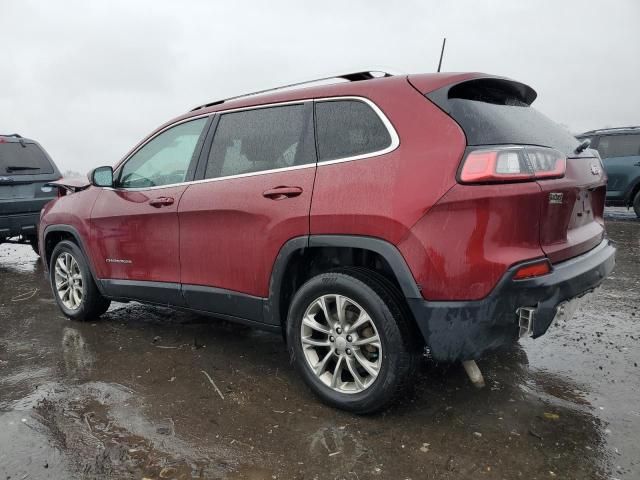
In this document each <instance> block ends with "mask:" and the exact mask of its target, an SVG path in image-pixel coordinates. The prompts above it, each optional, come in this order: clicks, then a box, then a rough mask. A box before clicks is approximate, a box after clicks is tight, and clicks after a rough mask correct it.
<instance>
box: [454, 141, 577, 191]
mask: <svg viewBox="0 0 640 480" xmlns="http://www.w3.org/2000/svg"><path fill="white" fill-rule="evenodd" d="M566 168H567V159H566V157H565V156H564V155H563V154H562V153H560V152H559V151H557V150H554V149H552V148H544V147H491V148H482V149H478V150H471V151H470V152H469V153H468V154H467V156H466V158H465V159H464V163H463V165H462V169H461V170H460V181H461V182H463V183H504V182H522V181H533V180H539V179H545V178H561V177H564V173H565V170H566Z"/></svg>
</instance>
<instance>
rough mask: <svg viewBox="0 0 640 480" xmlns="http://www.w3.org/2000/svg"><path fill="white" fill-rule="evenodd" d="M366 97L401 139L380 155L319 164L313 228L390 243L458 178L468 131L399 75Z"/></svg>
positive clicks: (324, 231)
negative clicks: (375, 105) (388, 121)
mask: <svg viewBox="0 0 640 480" xmlns="http://www.w3.org/2000/svg"><path fill="white" fill-rule="evenodd" d="M369 98H370V99H371V100H372V101H374V102H375V103H376V104H377V105H378V106H379V107H380V108H381V109H382V110H383V111H384V113H385V114H386V115H387V117H388V118H389V120H390V121H391V123H392V124H393V126H394V127H395V129H396V131H397V132H398V135H399V137H400V145H399V147H398V148H397V149H396V150H394V151H392V152H390V153H388V154H386V155H382V156H379V157H374V158H367V159H363V160H354V161H351V162H344V163H336V164H329V165H322V164H321V165H319V166H318V173H317V178H316V185H315V188H314V195H313V204H312V207H311V233H312V234H349V235H369V236H374V237H379V238H382V239H384V240H387V241H388V242H391V243H394V244H395V243H398V242H399V241H400V240H401V239H402V238H403V237H405V236H406V235H407V234H408V233H409V230H410V229H411V227H412V226H413V225H414V224H415V223H416V222H417V221H418V219H420V218H421V217H422V216H423V215H424V214H425V213H426V212H427V211H428V210H429V209H430V208H431V206H432V205H433V204H435V203H436V202H437V201H438V199H439V198H440V197H442V195H443V194H444V193H445V192H446V191H447V190H449V189H450V188H451V187H453V186H454V185H455V184H456V180H455V173H456V170H457V168H458V164H459V163H460V159H461V158H462V155H463V153H464V148H465V146H466V144H465V138H464V133H463V132H462V130H461V129H460V127H458V125H457V124H456V123H455V122H453V121H451V120H450V119H449V118H448V117H447V115H445V114H444V113H443V112H442V111H441V110H440V109H439V108H437V107H436V106H435V105H433V104H432V103H431V102H429V101H426V99H425V98H424V97H423V96H422V95H421V94H420V93H419V92H417V91H416V90H415V89H414V88H413V87H411V86H410V85H409V84H408V82H406V80H404V79H403V80H402V81H401V82H394V83H391V82H389V83H387V84H386V85H385V87H384V88H383V87H381V88H378V89H377V90H376V92H375V94H374V95H370V96H369Z"/></svg>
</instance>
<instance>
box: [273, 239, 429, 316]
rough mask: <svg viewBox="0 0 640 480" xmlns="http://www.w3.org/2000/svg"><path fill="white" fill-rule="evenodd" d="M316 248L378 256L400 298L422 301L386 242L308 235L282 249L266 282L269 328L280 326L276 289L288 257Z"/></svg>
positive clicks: (396, 252)
mask: <svg viewBox="0 0 640 480" xmlns="http://www.w3.org/2000/svg"><path fill="white" fill-rule="evenodd" d="M317 247H343V248H360V249H362V250H370V251H373V252H375V253H378V254H379V255H381V256H382V257H383V258H384V259H385V260H386V261H387V263H388V264H389V266H390V267H391V270H392V271H393V274H394V275H395V277H396V279H397V281H398V284H399V285H400V289H401V290H402V293H403V295H404V297H405V298H416V299H422V294H421V293H420V289H419V288H418V285H417V284H416V281H415V279H414V277H413V274H412V273H411V270H410V269H409V266H408V265H407V262H406V261H405V259H404V257H403V256H402V254H401V253H400V251H399V250H398V249H397V248H396V247H395V246H394V245H393V244H391V243H389V242H387V241H386V240H382V239H381V238H376V237H367V236H362V235H309V236H302V237H295V238H292V239H291V240H289V241H287V242H286V243H285V244H284V245H283V246H282V248H281V249H280V252H279V253H278V256H277V257H276V260H275V262H274V265H273V269H272V272H271V279H270V282H269V298H268V299H267V301H266V302H265V303H264V320H265V322H266V323H269V324H273V325H279V324H280V323H281V320H280V319H281V318H282V312H281V306H280V288H281V285H282V283H283V280H284V274H285V272H286V269H287V265H288V264H289V261H290V260H291V258H292V256H293V255H294V254H295V253H296V252H299V251H300V250H304V249H306V248H317Z"/></svg>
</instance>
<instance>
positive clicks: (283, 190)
mask: <svg viewBox="0 0 640 480" xmlns="http://www.w3.org/2000/svg"><path fill="white" fill-rule="evenodd" d="M301 193H302V189H301V188H300V187H276V188H272V189H270V190H265V191H264V192H262V196H263V197H265V198H270V199H271V200H284V199H285V198H291V197H297V196H298V195H300V194H301Z"/></svg>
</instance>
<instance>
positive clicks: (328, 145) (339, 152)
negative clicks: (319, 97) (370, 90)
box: [316, 100, 391, 161]
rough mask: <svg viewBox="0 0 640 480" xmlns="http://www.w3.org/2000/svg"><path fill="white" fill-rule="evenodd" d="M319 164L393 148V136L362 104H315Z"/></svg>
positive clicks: (330, 102)
mask: <svg viewBox="0 0 640 480" xmlns="http://www.w3.org/2000/svg"><path fill="white" fill-rule="evenodd" d="M316 132H317V137H318V160H319V161H326V160H337V159H341V158H348V157H354V156H359V155H366V154H371V153H374V152H378V151H381V150H384V149H385V148H387V147H389V146H390V145H391V135H390V134H389V131H388V130H387V127H386V126H385V125H384V123H383V122H382V120H381V119H380V117H379V116H378V114H377V113H376V112H375V111H374V110H373V109H372V108H371V107H370V106H369V105H367V104H366V103H365V102H362V101H359V100H329V101H322V102H317V103H316Z"/></svg>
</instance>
